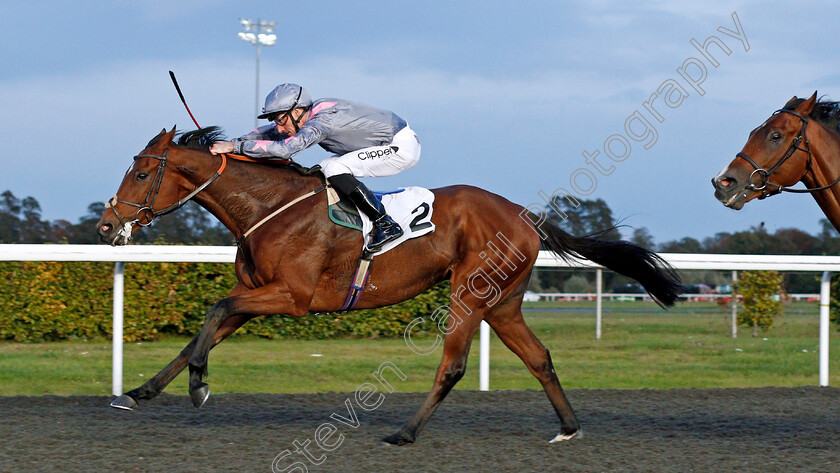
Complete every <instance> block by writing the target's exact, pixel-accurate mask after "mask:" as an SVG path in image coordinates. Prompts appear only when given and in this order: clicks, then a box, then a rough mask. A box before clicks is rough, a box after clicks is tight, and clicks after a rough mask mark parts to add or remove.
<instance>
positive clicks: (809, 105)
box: [796, 90, 817, 117]
mask: <svg viewBox="0 0 840 473" xmlns="http://www.w3.org/2000/svg"><path fill="white" fill-rule="evenodd" d="M816 103H817V91H816V90H815V91H814V95H812V96H811V97H810V98H809V99H808V100H806V101H804V102H802V103H801V104H799V106H798V107H796V113H798V114H800V115H802V116H803V117H807V116H808V115H810V114H811V112H813V111H814V105H816Z"/></svg>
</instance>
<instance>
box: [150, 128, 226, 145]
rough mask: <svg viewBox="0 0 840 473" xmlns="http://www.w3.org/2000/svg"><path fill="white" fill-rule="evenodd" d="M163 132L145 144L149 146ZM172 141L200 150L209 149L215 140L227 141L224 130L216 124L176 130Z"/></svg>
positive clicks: (156, 140)
mask: <svg viewBox="0 0 840 473" xmlns="http://www.w3.org/2000/svg"><path fill="white" fill-rule="evenodd" d="M161 136H163V134H160V135H158V136H156V137H154V138H152V140H151V141H149V144H147V145H146V147H147V148H149V147H151V146H152V145H154V144H155V143H157V142H158V140H160V137H161ZM173 141H174V143H175V144H176V145H178V146H183V147H185V148H191V149H198V150H202V151H210V145H212V144H213V142H215V141H228V139H227V138H226V137H225V132H224V130H222V129H221V128H220V127H218V126H208V127H205V128H199V129H198V130H193V131H187V132H184V133H181V132H178V133H176V135H175V139H174V140H173Z"/></svg>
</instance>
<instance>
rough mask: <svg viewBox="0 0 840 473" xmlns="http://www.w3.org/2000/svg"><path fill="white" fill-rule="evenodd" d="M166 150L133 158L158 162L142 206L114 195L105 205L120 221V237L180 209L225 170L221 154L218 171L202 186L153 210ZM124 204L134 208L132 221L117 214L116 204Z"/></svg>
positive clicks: (165, 158) (163, 169)
mask: <svg viewBox="0 0 840 473" xmlns="http://www.w3.org/2000/svg"><path fill="white" fill-rule="evenodd" d="M167 151H168V150H164V151H163V154H162V155H160V156H157V155H154V154H138V155H137V156H135V157H134V161H137V160H138V159H140V158H152V159H157V160H158V166H157V171H156V172H155V177H154V179H153V180H152V185H151V187H150V188H149V192H148V193H146V198H145V199H144V200H143V203H142V204H138V203H135V202H129V201H126V200H121V199H119V198H118V197H117V195H116V194H114V196H113V197H111V199H110V200H109V201H108V203H107V204H105V207H106V208H110V209H111V210H113V211H114V215H116V216H117V219H118V220H119V221H120V229H119V231H118V234H119V235H122V236H123V237H125V238H129V237H130V236H131V228H132V227H133V226H134V225H135V224H136V225H139V226H141V227H146V226H149V225H151V224H152V222H153V221H155V219H157V218H158V217H161V216H163V215H166V214H168V213H171V212H174V211H175V210H178V209H179V208H181V207H182V206H183V205H184V204H186V203H187V202H189V201H190V200H192V198H193V197H195V196H196V194H198V193H199V192H201V191H203V190H204V189H205V188H206V187H207V186H209V185H210V184H212V183H213V181H215V180H216V179H217V178H218V177H219V176H221V175H222V173H223V172H224V170H225V167H226V166H227V155H226V154H222V155H220V157H221V158H222V163H221V165H220V166H219V169H218V170H217V171H216V172H215V173H214V174H213V175H212V176H211V177H210V178H209V179H207V180H206V181H205V182H204V183H203V184H201V185H200V186H198V187H196V188H195V190H193V191H192V192H190V193H189V194H187V195H186V196H185V197H183V198H181V199H178V201H177V202H175V203H174V204H172V205H170V206H168V207H166V208H164V209H160V210H155V208H154V205H155V201H156V200H157V197H158V194H159V193H160V186H161V184H162V183H163V175H164V173H165V172H166V165H167V164H169V160H168V158H167V156H166V153H167ZM175 167H176V168H178V169H185V170H187V171H189V172H192V170H191V169H189V168H187V167H185V166H175ZM118 203H119V204H125V205H129V206H131V207H136V208H137V212H136V213H135V214H134V220H127V219H123V217H122V216H121V215H120V214H119V212H117V208H116V204H118Z"/></svg>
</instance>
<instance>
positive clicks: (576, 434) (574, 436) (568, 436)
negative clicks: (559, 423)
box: [548, 429, 583, 443]
mask: <svg viewBox="0 0 840 473" xmlns="http://www.w3.org/2000/svg"><path fill="white" fill-rule="evenodd" d="M582 438H583V429H580V430H578V431H577V432H572V433H570V434H564V433H562V432H561V433H559V434H557V436H556V437H554V438H553V439H551V440H549V441H548V443H557V442H562V441H564V440H571V439H582Z"/></svg>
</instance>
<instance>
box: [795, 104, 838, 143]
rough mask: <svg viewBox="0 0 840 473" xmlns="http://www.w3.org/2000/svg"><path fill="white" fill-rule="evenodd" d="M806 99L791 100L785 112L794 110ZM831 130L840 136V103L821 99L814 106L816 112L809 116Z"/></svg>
mask: <svg viewBox="0 0 840 473" xmlns="http://www.w3.org/2000/svg"><path fill="white" fill-rule="evenodd" d="M805 100H806V99H796V100H791V101H790V102H789V103H788V104H787V105H785V108H784V109H785V110H793V109H795V108H796V107H798V106H799V104H801V103H802V102H804V101H805ZM809 117H810V118H813V119H814V120H816V121H817V122H819V123H820V124H822V125H823V126H825V127H826V128H828V129H829V130H831V131H832V132H834V133H837V134H838V135H840V129H838V125H840V102H831V101H829V100H823V99H820V100H818V101H817V103H816V104H814V111H813V112H811V114H810V115H809Z"/></svg>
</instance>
